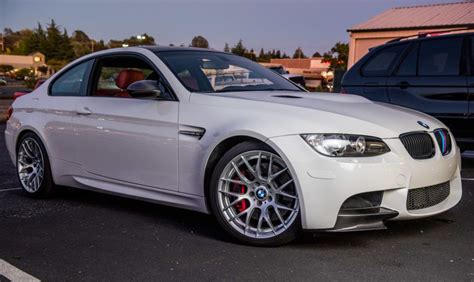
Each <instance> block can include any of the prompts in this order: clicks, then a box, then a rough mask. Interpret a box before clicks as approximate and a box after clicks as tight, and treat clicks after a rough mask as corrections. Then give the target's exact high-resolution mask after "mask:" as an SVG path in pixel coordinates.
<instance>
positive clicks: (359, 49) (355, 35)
mask: <svg viewBox="0 0 474 282" xmlns="http://www.w3.org/2000/svg"><path fill="white" fill-rule="evenodd" d="M446 30H450V28H446V29H409V30H390V31H360V32H359V31H352V32H349V38H350V41H349V60H348V67H349V68H350V67H351V66H352V65H354V64H355V63H356V62H357V61H358V60H359V59H360V58H362V57H363V56H364V55H365V54H367V53H368V52H369V49H370V48H373V47H376V46H378V45H382V44H384V43H385V42H387V41H390V40H392V39H395V38H399V37H404V36H415V35H418V34H420V33H427V32H428V33H433V32H440V31H446Z"/></svg>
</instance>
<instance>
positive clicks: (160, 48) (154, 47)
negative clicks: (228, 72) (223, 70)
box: [137, 45, 231, 54]
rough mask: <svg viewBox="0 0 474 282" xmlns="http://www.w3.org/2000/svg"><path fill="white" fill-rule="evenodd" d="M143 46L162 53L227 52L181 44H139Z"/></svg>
mask: <svg viewBox="0 0 474 282" xmlns="http://www.w3.org/2000/svg"><path fill="white" fill-rule="evenodd" d="M137 47H141V48H145V49H148V50H150V51H152V52H153V53H162V52H173V51H199V52H214V53H225V54H231V53H226V52H222V51H217V50H213V49H207V48H196V47H180V46H158V45H147V46H137Z"/></svg>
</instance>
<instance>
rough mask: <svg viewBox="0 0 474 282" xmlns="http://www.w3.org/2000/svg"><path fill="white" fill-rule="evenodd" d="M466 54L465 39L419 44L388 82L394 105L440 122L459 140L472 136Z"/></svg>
mask: <svg viewBox="0 0 474 282" xmlns="http://www.w3.org/2000/svg"><path fill="white" fill-rule="evenodd" d="M462 53H463V37H461V36H457V37H447V38H446V37H444V38H429V39H423V40H419V41H415V42H414V43H413V44H412V46H411V48H410V49H409V50H408V51H407V52H406V53H405V55H404V58H403V59H402V61H401V63H400V65H399V66H398V69H397V70H396V71H395V72H394V73H393V75H392V76H391V77H390V78H389V79H388V85H387V90H388V94H389V97H390V102H391V103H392V104H396V105H400V106H404V107H407V108H412V109H415V110H419V111H421V112H425V113H427V114H429V115H432V116H434V117H436V118H438V119H440V120H441V121H442V122H443V123H445V124H446V125H447V126H448V127H449V128H450V129H451V131H452V132H453V134H454V136H455V137H456V138H464V137H465V136H468V135H469V130H467V127H466V125H467V113H468V103H467V96H468V95H467V94H468V90H467V80H466V76H465V75H464V74H463V73H462V72H463V65H464V64H463V63H462V61H461V58H462V57H464V56H462Z"/></svg>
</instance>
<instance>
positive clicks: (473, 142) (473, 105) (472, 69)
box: [466, 35, 474, 150]
mask: <svg viewBox="0 0 474 282" xmlns="http://www.w3.org/2000/svg"><path fill="white" fill-rule="evenodd" d="M467 45H468V46H469V47H468V49H469V50H470V52H469V55H468V57H469V59H468V60H469V61H470V63H469V62H468V65H469V76H468V78H467V80H468V81H467V83H468V86H469V128H470V129H471V132H470V136H469V138H468V140H466V143H468V144H469V148H468V149H471V150H472V149H474V35H473V36H471V37H470V38H469V40H468V43H467Z"/></svg>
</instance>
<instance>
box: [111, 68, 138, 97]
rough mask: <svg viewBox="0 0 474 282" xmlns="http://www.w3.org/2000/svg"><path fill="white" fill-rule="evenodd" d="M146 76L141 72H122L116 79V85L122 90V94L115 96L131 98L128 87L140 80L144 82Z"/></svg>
mask: <svg viewBox="0 0 474 282" xmlns="http://www.w3.org/2000/svg"><path fill="white" fill-rule="evenodd" d="M144 79H145V75H144V74H143V72H142V71H139V70H121V71H120V72H119V74H118V76H117V78H116V79H115V85H117V87H118V88H120V89H122V92H120V93H118V94H116V95H115V97H131V96H130V94H128V92H127V87H128V86H129V85H130V84H132V83H134V82H136V81H140V80H144Z"/></svg>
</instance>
